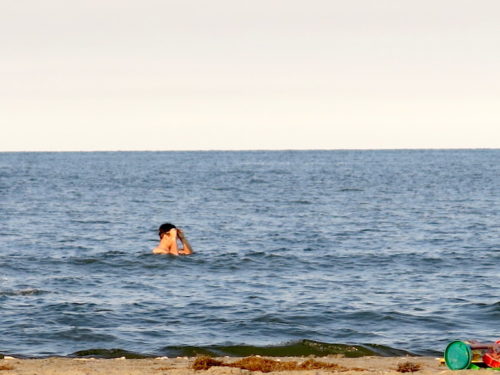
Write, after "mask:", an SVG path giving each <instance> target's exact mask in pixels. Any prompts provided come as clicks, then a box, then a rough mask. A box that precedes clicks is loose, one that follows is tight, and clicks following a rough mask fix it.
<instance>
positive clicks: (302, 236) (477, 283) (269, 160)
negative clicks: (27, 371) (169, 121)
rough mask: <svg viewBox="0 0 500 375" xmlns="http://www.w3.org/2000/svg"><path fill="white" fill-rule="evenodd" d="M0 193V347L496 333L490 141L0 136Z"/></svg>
mask: <svg viewBox="0 0 500 375" xmlns="http://www.w3.org/2000/svg"><path fill="white" fill-rule="evenodd" d="M0 198H1V200H0V255H1V257H0V354H4V355H7V354H10V355H13V354H14V355H24V356H35V357H36V356H46V355H62V356H72V355H103V356H115V355H119V356H121V355H123V353H126V354H130V353H136V354H140V355H147V356H148V355H155V356H156V355H187V354H190V355H191V354H194V353H200V352H210V353H215V354H235V355H238V354H242V353H243V354H249V353H263V354H273V353H278V354H281V355H284V354H308V353H316V354H322V353H326V354H328V353H332V352H336V351H341V352H342V351H343V352H346V353H350V352H357V353H364V352H363V350H364V349H366V350H367V351H368V353H371V352H376V353H379V354H384V355H391V354H398V353H402V352H410V353H414V354H436V353H439V352H442V350H443V349H444V347H445V346H446V344H447V343H448V342H449V341H451V340H454V339H479V340H482V341H492V340H494V339H500V293H499V285H500V150H411V151H410V150H406V151H405V150H398V151H269V152H264V151H256V152H109V153H93V152H92V153H0ZM163 222H172V223H174V224H176V225H178V226H179V227H181V228H183V229H184V231H185V233H186V235H187V237H188V238H189V240H190V242H191V243H192V245H193V248H194V249H195V251H196V253H195V254H194V255H192V256H188V257H173V256H166V255H152V254H151V249H152V248H153V247H155V246H156V244H157V241H158V236H157V232H156V231H157V227H158V226H159V225H160V224H161V223H163ZM335 344H342V345H335ZM343 345H345V346H343ZM354 345H358V346H354ZM399 351H402V352H399Z"/></svg>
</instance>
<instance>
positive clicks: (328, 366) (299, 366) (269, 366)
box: [192, 356, 362, 372]
mask: <svg viewBox="0 0 500 375" xmlns="http://www.w3.org/2000/svg"><path fill="white" fill-rule="evenodd" d="M212 366H225V367H235V368H240V369H243V370H249V371H260V372H272V371H298V370H319V369H324V370H331V371H349V370H358V371H360V370H362V369H349V368H346V367H343V366H340V365H337V364H335V363H327V362H320V361H316V360H314V359H308V360H307V361H305V362H302V363H297V362H295V361H275V360H273V359H267V358H261V357H255V356H253V357H245V358H242V359H240V360H238V361H235V362H230V363H224V362H223V361H219V360H216V359H213V358H211V357H207V356H202V357H198V358H196V359H195V361H194V363H193V366H192V368H193V369H194V370H208V369H209V368H210V367H212Z"/></svg>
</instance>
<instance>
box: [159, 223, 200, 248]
mask: <svg viewBox="0 0 500 375" xmlns="http://www.w3.org/2000/svg"><path fill="white" fill-rule="evenodd" d="M158 234H159V235H160V243H159V245H158V246H157V247H155V248H154V249H153V254H171V255H189V254H192V253H193V249H192V248H191V245H190V244H189V242H188V240H187V238H186V236H185V235H184V232H183V231H182V229H180V228H177V227H176V226H175V225H174V224H170V223H165V224H162V225H160V228H159V229H158ZM178 241H179V242H180V243H181V244H182V248H179V246H178V243H177V242H178Z"/></svg>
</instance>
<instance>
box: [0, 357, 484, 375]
mask: <svg viewBox="0 0 500 375" xmlns="http://www.w3.org/2000/svg"><path fill="white" fill-rule="evenodd" d="M196 358H197V357H177V358H168V357H157V358H147V359H125V358H124V357H121V358H114V359H98V358H67V357H49V358H44V359H21V358H15V357H9V356H6V357H5V358H3V359H0V373H1V374H2V375H3V374H6V375H7V374H9V375H11V374H15V375H35V374H37V375H83V374H92V375H94V374H97V375H100V374H102V375H104V374H106V375H139V374H159V375H161V374H177V375H195V374H196V375H204V374H207V375H232V374H254V373H255V374H262V373H263V372H261V371H251V370H247V369H242V368H238V367H224V366H213V367H210V368H209V369H207V370H194V369H193V368H192V367H193V363H194V361H195V360H196ZM242 358H243V357H239V358H238V357H217V358H213V359H215V360H218V361H221V362H224V363H227V364H232V363H234V362H236V361H238V360H241V359H242ZM246 358H248V357H246ZM258 358H262V359H264V358H269V359H271V358H272V360H273V361H277V362H289V361H294V362H296V363H297V364H302V363H304V362H306V361H307V360H311V359H313V360H315V361H319V362H321V363H323V364H325V363H327V364H332V365H338V367H337V368H316V369H307V370H285V371H271V372H266V373H267V374H273V373H279V374H281V375H318V374H331V373H332V372H335V373H347V374H353V375H354V374H359V375H362V374H365V375H366V374H377V375H389V374H393V375H394V374H401V373H403V371H401V370H402V369H401V368H400V369H399V370H400V371H398V367H399V366H400V365H402V364H406V363H409V364H411V365H416V366H417V368H418V369H417V370H416V371H414V372H418V373H419V374H422V375H425V374H435V373H436V372H437V371H439V373H440V374H441V375H446V374H447V375H451V374H453V373H454V371H452V370H449V369H447V368H446V366H445V365H444V364H442V363H440V361H439V360H438V359H437V358H435V357H408V356H406V357H358V358H345V357H339V356H326V357H313V356H308V357H258ZM466 371H476V372H475V373H476V374H477V370H466ZM408 372H412V371H411V370H409V371H408ZM412 373H413V372H412Z"/></svg>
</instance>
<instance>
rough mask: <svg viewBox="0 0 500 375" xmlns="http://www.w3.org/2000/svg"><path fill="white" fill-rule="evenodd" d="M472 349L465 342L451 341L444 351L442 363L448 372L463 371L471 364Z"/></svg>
mask: <svg viewBox="0 0 500 375" xmlns="http://www.w3.org/2000/svg"><path fill="white" fill-rule="evenodd" d="M472 357H473V353H472V348H471V347H470V345H469V344H468V343H467V342H464V341H453V342H450V343H449V344H448V346H447V347H446V350H445V351H444V361H445V363H446V366H448V368H449V369H450V370H464V369H467V368H469V367H470V365H471V364H472Z"/></svg>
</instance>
